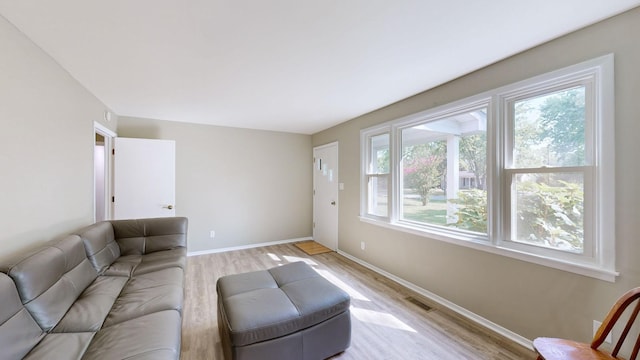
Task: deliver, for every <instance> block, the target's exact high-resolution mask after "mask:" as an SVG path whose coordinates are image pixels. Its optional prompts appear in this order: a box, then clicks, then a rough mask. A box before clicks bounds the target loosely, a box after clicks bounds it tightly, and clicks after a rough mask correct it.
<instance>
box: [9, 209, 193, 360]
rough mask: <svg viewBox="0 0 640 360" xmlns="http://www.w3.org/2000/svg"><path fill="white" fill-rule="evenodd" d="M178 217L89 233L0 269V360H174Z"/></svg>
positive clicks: (178, 314)
mask: <svg viewBox="0 0 640 360" xmlns="http://www.w3.org/2000/svg"><path fill="white" fill-rule="evenodd" d="M186 241H187V219H186V218H158V219H140V220H117V221H106V222H99V223H96V224H93V225H91V226H89V227H87V228H84V229H81V230H79V231H77V232H76V233H75V234H73V235H69V236H66V237H63V238H60V239H57V240H54V241H51V242H48V243H46V244H44V245H42V246H40V247H38V248H37V249H34V250H32V251H29V252H26V253H24V254H22V255H20V256H17V257H16V258H14V259H13V260H12V261H11V262H10V263H5V264H1V265H0V358H1V359H7V360H13V359H22V358H25V359H154V360H162V359H179V358H180V339H181V322H182V305H183V293H184V269H185V265H186Z"/></svg>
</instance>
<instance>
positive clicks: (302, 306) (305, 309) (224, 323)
mask: <svg viewBox="0 0 640 360" xmlns="http://www.w3.org/2000/svg"><path fill="white" fill-rule="evenodd" d="M216 289H217V292H218V328H219V330H220V337H221V339H222V349H223V351H224V356H225V359H227V360H231V359H234V360H246V359H260V360H270V359H273V360H286V359H296V360H297V359H326V358H328V357H330V356H332V355H335V354H337V353H339V352H342V351H344V350H345V349H346V348H348V347H349V344H350V343H351V317H350V315H349V303H350V298H349V295H348V294H347V293H345V292H344V291H342V290H341V289H340V288H338V287H337V286H335V285H333V284H332V283H330V282H329V281H327V280H326V279H325V278H323V277H322V276H320V275H319V274H318V273H317V272H315V271H314V270H313V269H312V268H311V267H309V266H308V265H307V264H305V263H304V262H295V263H291V264H287V265H283V266H279V267H276V268H272V269H269V270H264V271H254V272H249V273H244V274H237V275H229V276H224V277H221V278H220V279H218V282H217V285H216Z"/></svg>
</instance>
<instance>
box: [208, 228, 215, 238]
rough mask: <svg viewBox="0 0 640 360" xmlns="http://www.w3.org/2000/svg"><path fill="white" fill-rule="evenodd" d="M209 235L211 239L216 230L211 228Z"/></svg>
mask: <svg viewBox="0 0 640 360" xmlns="http://www.w3.org/2000/svg"><path fill="white" fill-rule="evenodd" d="M209 237H210V238H212V239H213V238H214V237H216V232H215V231H214V230H211V232H209Z"/></svg>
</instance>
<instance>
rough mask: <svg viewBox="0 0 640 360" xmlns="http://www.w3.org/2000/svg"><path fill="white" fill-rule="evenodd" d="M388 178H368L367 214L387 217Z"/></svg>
mask: <svg viewBox="0 0 640 360" xmlns="http://www.w3.org/2000/svg"><path fill="white" fill-rule="evenodd" d="M388 180H389V178H388V176H371V177H369V189H368V191H369V192H368V194H369V200H368V204H367V212H368V213H369V214H371V215H376V216H382V217H388V216H389V199H388V198H389V191H388V187H387V186H388V185H389V181H388Z"/></svg>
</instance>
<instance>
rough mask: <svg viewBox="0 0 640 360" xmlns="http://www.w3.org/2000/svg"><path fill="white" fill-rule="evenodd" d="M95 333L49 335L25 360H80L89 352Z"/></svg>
mask: <svg viewBox="0 0 640 360" xmlns="http://www.w3.org/2000/svg"><path fill="white" fill-rule="evenodd" d="M94 334H95V333H93V332H80V333H66V334H47V336H45V338H44V339H42V341H41V342H40V343H39V344H38V345H37V346H36V347H35V348H34V349H33V350H31V352H30V353H29V354H27V356H26V357H25V358H24V360H40V359H42V360H48V359H56V360H67V359H68V360H78V359H81V358H82V354H84V352H85V351H86V350H87V348H88V347H89V344H90V343H91V339H92V338H93V336H94Z"/></svg>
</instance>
